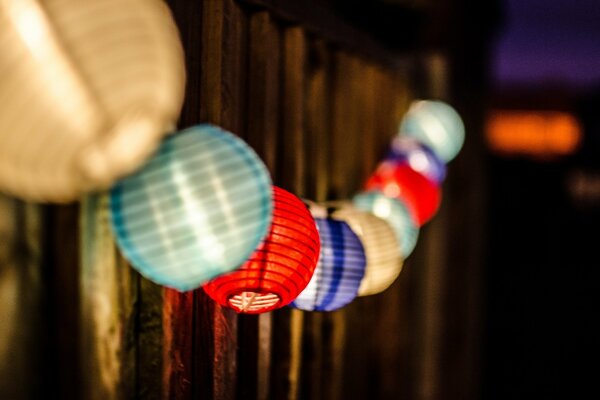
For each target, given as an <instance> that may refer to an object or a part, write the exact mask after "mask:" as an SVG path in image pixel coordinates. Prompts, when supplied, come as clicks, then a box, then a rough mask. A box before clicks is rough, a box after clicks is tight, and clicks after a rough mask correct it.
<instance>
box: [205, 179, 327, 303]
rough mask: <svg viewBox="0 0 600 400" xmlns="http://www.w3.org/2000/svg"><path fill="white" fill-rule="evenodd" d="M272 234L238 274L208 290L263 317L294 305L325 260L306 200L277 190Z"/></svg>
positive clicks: (218, 298) (219, 299)
mask: <svg viewBox="0 0 600 400" xmlns="http://www.w3.org/2000/svg"><path fill="white" fill-rule="evenodd" d="M273 199H274V209H273V223H272V225H271V231H270V232H269V234H268V235H267V237H266V238H265V240H264V241H263V243H262V244H261V245H260V246H259V247H258V248H257V249H256V251H255V252H254V253H253V254H252V255H251V256H250V258H249V259H248V260H247V261H246V262H245V263H244V265H242V266H241V267H240V269H239V270H238V271H235V272H232V273H229V274H226V275H223V276H220V277H218V278H216V279H214V280H212V281H210V282H209V283H208V284H206V285H205V286H204V291H205V292H206V293H207V294H208V295H209V296H210V297H211V298H212V299H213V300H215V301H216V302H218V303H219V304H221V305H223V306H225V307H231V308H233V309H234V310H235V311H237V312H240V313H247V314H258V313H264V312H267V311H271V310H274V309H276V308H280V307H283V306H285V305H287V304H289V303H290V302H291V301H292V300H294V299H295V298H296V296H298V294H300V292H301V291H302V290H303V289H304V288H305V287H306V285H307V284H308V282H309V281H310V279H311V278H312V276H313V272H314V271H315V267H316V265H317V261H318V258H319V248H320V242H319V232H318V231H317V227H316V226H315V221H314V219H313V217H312V215H311V214H310V212H309V211H308V208H307V207H306V206H305V205H304V203H302V201H301V200H300V199H299V198H297V197H296V196H294V195H293V194H291V193H289V192H286V191H285V190H283V189H280V188H278V187H273Z"/></svg>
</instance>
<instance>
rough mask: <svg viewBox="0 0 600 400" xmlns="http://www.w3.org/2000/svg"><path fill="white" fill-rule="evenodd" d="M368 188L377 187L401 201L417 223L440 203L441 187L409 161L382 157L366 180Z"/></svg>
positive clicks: (421, 222) (424, 220) (427, 219)
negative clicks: (416, 169) (382, 160)
mask: <svg viewBox="0 0 600 400" xmlns="http://www.w3.org/2000/svg"><path fill="white" fill-rule="evenodd" d="M365 187H366V189H367V190H379V191H381V192H382V193H383V194H385V195H386V196H388V197H393V198H397V199H398V200H401V201H402V202H404V204H405V205H406V207H408V210H409V211H410V214H411V216H412V218H413V220H414V221H415V223H416V224H417V225H418V226H421V225H423V224H424V223H425V222H427V221H429V220H430V219H431V217H433V216H434V215H435V212H436V211H437V209H438V208H439V206H440V202H441V198H442V193H441V190H440V187H439V186H438V185H437V184H436V183H435V182H432V181H430V180H429V179H427V178H426V177H425V176H423V175H421V174H420V173H418V172H416V171H415V170H413V169H412V168H411V167H410V166H409V165H407V164H402V163H397V162H394V161H384V162H382V163H381V164H379V166H378V167H377V170H376V171H375V172H374V173H373V175H371V177H370V178H369V179H368V180H367V183H366V185H365Z"/></svg>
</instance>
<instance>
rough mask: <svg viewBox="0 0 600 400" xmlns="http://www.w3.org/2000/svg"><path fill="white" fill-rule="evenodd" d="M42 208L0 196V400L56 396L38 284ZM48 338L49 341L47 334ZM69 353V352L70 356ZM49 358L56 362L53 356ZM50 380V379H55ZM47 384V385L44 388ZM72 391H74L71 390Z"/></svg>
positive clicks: (44, 305)
mask: <svg viewBox="0 0 600 400" xmlns="http://www.w3.org/2000/svg"><path fill="white" fill-rule="evenodd" d="M42 229H43V223H42V212H41V207H39V206H36V205H31V204H25V203H22V202H20V201H17V200H15V199H13V198H10V197H7V196H4V195H2V194H0V321H2V322H1V323H0V398H3V399H4V398H6V399H11V398H20V397H22V398H38V397H41V396H43V395H44V393H47V392H48V391H53V392H56V383H54V384H53V383H52V382H51V381H49V380H48V378H47V369H46V365H45V362H46V361H48V360H50V358H49V356H52V354H48V351H47V350H46V349H47V347H48V344H54V343H51V339H44V338H46V336H43V335H41V334H40V332H46V331H48V329H49V325H50V324H49V319H48V318H47V316H46V318H44V315H45V314H47V313H46V311H49V308H50V307H51V306H49V305H48V304H47V303H48V301H47V300H48V297H47V290H46V287H45V284H44V280H43V272H44V269H45V268H46V265H44V264H43V261H42V250H43V249H42V242H43V241H42ZM48 336H50V337H51V338H53V337H54V335H53V334H52V332H49V334H48ZM71 354H72V353H69V355H71ZM53 360H56V359H55V358H53ZM54 376H55V375H54ZM49 385H52V386H49ZM74 392H77V391H76V390H75V391H74Z"/></svg>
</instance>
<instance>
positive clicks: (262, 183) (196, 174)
mask: <svg viewBox="0 0 600 400" xmlns="http://www.w3.org/2000/svg"><path fill="white" fill-rule="evenodd" d="M110 208H111V216H112V226H113V230H114V233H115V236H116V239H117V243H118V244H119V246H120V248H121V250H122V251H123V253H124V254H125V257H126V258H127V259H128V260H129V261H130V262H131V264H132V265H133V267H134V268H136V269H137V270H138V271H139V272H140V273H141V274H142V275H144V276H145V277H147V278H149V279H150V280H152V281H154V282H156V283H158V284H161V285H165V286H169V287H172V288H175V289H178V290H182V291H183V290H190V289H195V288H197V287H199V286H201V285H202V284H203V283H205V282H206V281H208V280H209V279H211V278H214V277H216V276H218V275H220V274H223V273H225V272H229V271H232V270H234V269H236V268H238V267H239V266H240V265H241V264H242V263H243V262H244V261H245V260H246V259H247V258H248V256H250V254H252V252H253V251H254V249H256V246H258V245H259V244H260V242H261V240H262V239H263V238H264V237H265V235H266V233H267V232H268V229H269V226H270V223H271V214H272V209H273V203H272V191H271V181H270V178H269V174H268V172H267V169H266V167H265V166H264V164H263V163H262V162H261V161H260V159H259V158H258V156H257V155H256V154H255V153H254V152H253V151H252V149H250V147H248V146H247V145H246V144H245V143H244V142H243V141H241V140H240V139H238V138H237V137H235V136H233V135H232V134H230V133H228V132H225V131H223V130H221V129H220V128H218V127H216V126H212V125H199V126H196V127H192V128H189V129H186V130H184V131H181V132H180V133H178V134H176V135H173V136H170V137H168V138H167V139H166V140H165V141H164V142H163V144H162V145H161V147H160V150H159V151H158V153H157V154H155V155H154V157H152V158H151V159H150V161H149V162H148V164H147V165H146V166H145V167H144V168H143V169H142V170H140V171H138V172H137V173H136V174H134V175H131V176H129V177H127V178H125V179H123V180H122V181H120V182H119V183H118V184H117V185H116V186H115V187H114V188H113V189H112V191H111V197H110Z"/></svg>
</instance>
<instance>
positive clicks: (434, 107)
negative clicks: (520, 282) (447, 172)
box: [399, 100, 465, 162]
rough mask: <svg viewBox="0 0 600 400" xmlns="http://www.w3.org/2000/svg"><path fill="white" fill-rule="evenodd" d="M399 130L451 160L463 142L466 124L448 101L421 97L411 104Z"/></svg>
mask: <svg viewBox="0 0 600 400" xmlns="http://www.w3.org/2000/svg"><path fill="white" fill-rule="evenodd" d="M399 134H400V136H408V137H412V138H415V139H417V140H418V141H420V142H422V143H424V144H425V145H427V146H428V147H429V148H431V149H432V150H433V151H434V152H435V153H436V154H437V155H438V156H439V157H440V158H441V159H442V160H443V161H445V162H448V161H450V160H452V159H453V158H454V157H456V155H457V154H458V152H459V151H460V149H461V148H462V146H463V143H464V141H465V126H464V124H463V122H462V119H461V118H460V115H458V113H457V112H456V110H454V108H452V107H450V106H449V105H448V104H446V103H444V102H441V101H434V100H421V101H415V102H413V103H412V104H411V106H410V108H409V110H408V112H407V113H406V115H405V116H404V118H403V119H402V122H401V124H400V131H399Z"/></svg>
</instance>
